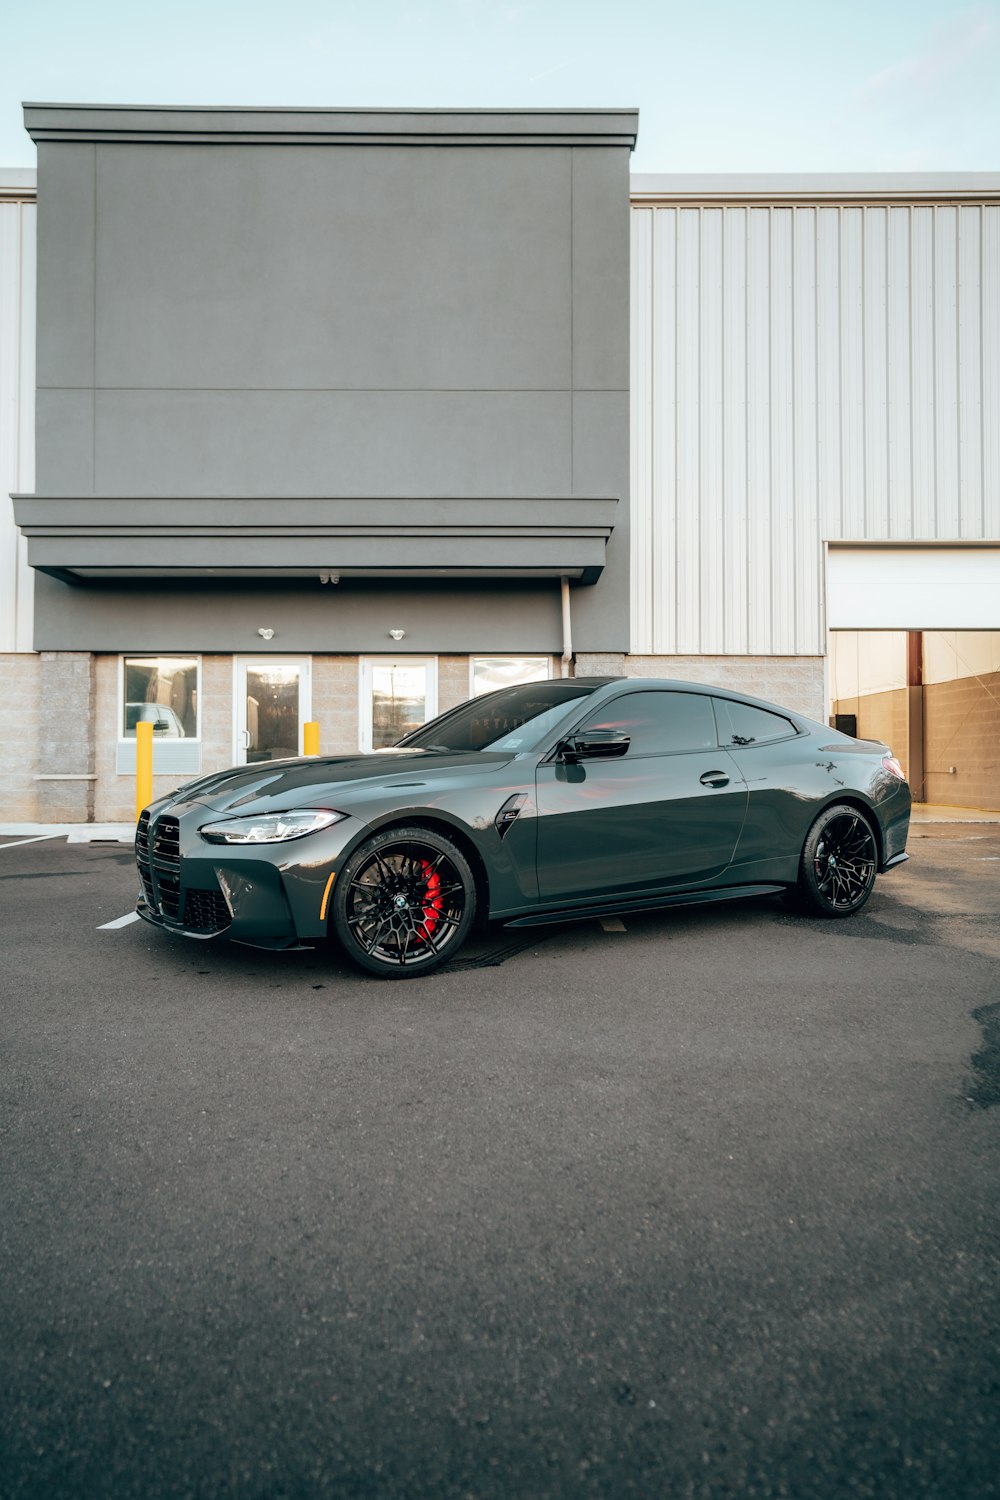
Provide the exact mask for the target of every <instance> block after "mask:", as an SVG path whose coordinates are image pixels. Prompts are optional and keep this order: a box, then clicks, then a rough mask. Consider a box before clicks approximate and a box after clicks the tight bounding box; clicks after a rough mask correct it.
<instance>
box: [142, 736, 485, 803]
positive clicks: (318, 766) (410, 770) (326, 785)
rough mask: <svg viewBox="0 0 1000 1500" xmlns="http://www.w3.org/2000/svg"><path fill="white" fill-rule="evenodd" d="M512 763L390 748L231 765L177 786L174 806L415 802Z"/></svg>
mask: <svg viewBox="0 0 1000 1500" xmlns="http://www.w3.org/2000/svg"><path fill="white" fill-rule="evenodd" d="M512 759H513V755H512V753H511V752H507V751H505V752H496V753H490V752H483V751H475V752H472V753H469V754H461V753H447V754H446V753H445V752H443V751H429V750H392V751H385V752H379V753H378V754H372V755H325V756H314V757H310V758H309V759H303V760H280V761H265V762H261V763H260V764H258V765H254V766H234V767H233V768H232V770H229V771H220V772H218V773H217V774H216V775H213V776H203V777H201V778H200V779H199V780H198V781H193V782H189V783H188V784H187V786H183V787H180V788H179V789H178V791H177V792H176V793H175V795H174V797H173V798H171V799H170V800H171V802H172V803H173V804H174V806H175V807H179V806H180V805H186V804H190V803H198V804H199V805H200V806H202V807H208V808H211V809H212V811H213V812H230V811H237V810H238V811H239V812H245V813H248V814H254V813H262V812H286V811H287V810H288V809H290V808H293V807H337V806H339V804H340V803H342V802H343V803H346V804H347V806H350V803H351V802H353V801H354V800H355V798H356V797H358V796H362V797H363V796H364V795H366V794H373V793H378V792H382V791H387V790H390V789H393V788H396V787H398V788H400V789H401V790H402V789H403V788H406V787H412V788H413V790H414V797H413V801H414V802H423V801H424V800H425V799H426V796H427V788H429V787H433V786H435V785H437V784H438V783H440V782H441V781H445V780H448V781H451V780H453V779H454V778H455V777H456V776H458V777H462V778H464V777H465V776H475V775H479V776H482V775H484V774H485V775H488V774H490V773H492V772H494V771H496V770H497V769H499V767H501V766H504V765H506V764H507V763H508V762H509V761H511V760H512Z"/></svg>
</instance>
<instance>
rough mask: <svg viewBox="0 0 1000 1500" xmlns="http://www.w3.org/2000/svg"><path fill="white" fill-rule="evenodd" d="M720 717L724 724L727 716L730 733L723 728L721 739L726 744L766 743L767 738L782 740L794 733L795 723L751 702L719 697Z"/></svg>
mask: <svg viewBox="0 0 1000 1500" xmlns="http://www.w3.org/2000/svg"><path fill="white" fill-rule="evenodd" d="M719 703H720V708H721V712H720V719H721V720H722V723H723V725H725V717H724V716H725V715H726V714H728V716H729V723H730V726H731V727H730V733H729V734H728V735H727V734H726V732H725V729H723V736H722V737H723V741H724V743H725V744H727V745H766V744H767V742H768V741H769V740H784V739H787V738H788V736H789V735H790V734H794V733H795V725H794V724H793V723H792V722H791V720H790V719H784V718H782V716H781V714H772V713H770V712H769V711H768V710H767V709H766V708H756V707H754V705H753V704H751V703H733V702H731V701H730V700H729V699H719Z"/></svg>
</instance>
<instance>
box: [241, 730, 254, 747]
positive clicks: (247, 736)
mask: <svg viewBox="0 0 1000 1500" xmlns="http://www.w3.org/2000/svg"><path fill="white" fill-rule="evenodd" d="M240 734H241V735H242V736H243V749H244V750H249V749H250V739H251V735H250V731H249V729H241V730H240Z"/></svg>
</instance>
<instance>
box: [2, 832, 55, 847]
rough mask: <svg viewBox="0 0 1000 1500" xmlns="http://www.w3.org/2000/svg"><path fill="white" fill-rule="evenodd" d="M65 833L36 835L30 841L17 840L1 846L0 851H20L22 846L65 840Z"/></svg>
mask: <svg viewBox="0 0 1000 1500" xmlns="http://www.w3.org/2000/svg"><path fill="white" fill-rule="evenodd" d="M65 837H66V835H65V834H63V833H36V834H34V835H33V836H32V837H31V838H30V839H15V840H14V842H13V843H12V844H0V849H19V848H20V847H21V845H22V844H42V843H44V842H45V840H46V839H61V838H65Z"/></svg>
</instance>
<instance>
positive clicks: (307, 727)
mask: <svg viewBox="0 0 1000 1500" xmlns="http://www.w3.org/2000/svg"><path fill="white" fill-rule="evenodd" d="M302 754H303V755H318V754H319V725H318V724H317V722H316V720H315V719H310V721H309V723H308V724H303V726H302Z"/></svg>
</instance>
